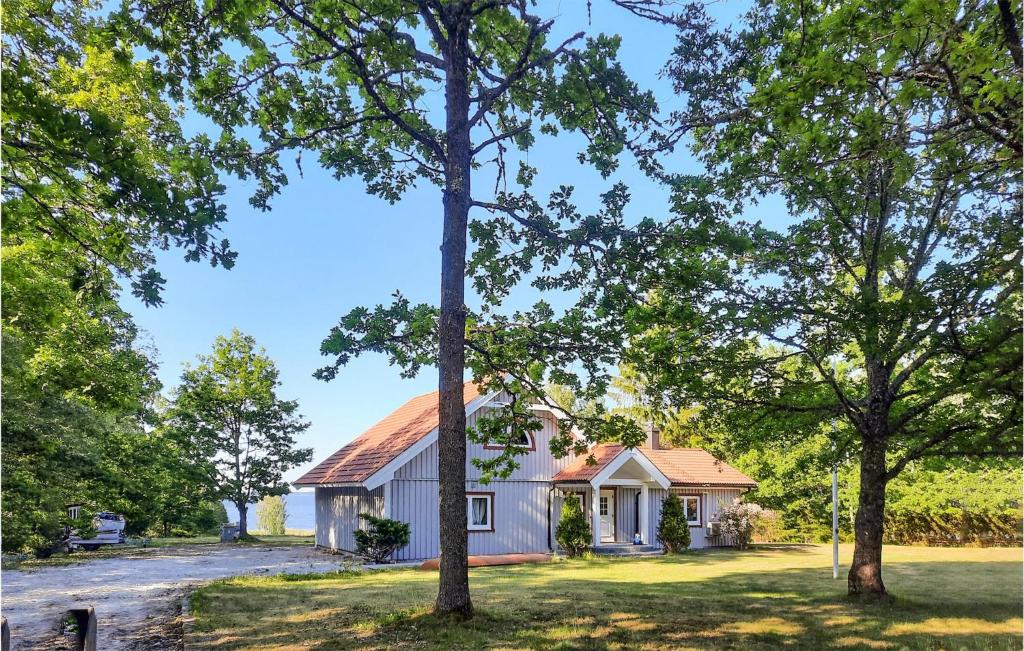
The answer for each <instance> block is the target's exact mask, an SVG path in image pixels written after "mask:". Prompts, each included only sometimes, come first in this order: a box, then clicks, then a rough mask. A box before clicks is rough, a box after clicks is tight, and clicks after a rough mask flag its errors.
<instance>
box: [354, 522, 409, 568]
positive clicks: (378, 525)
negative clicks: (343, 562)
mask: <svg viewBox="0 0 1024 651" xmlns="http://www.w3.org/2000/svg"><path fill="white" fill-rule="evenodd" d="M359 517H360V518H362V519H363V520H366V524H367V525H369V529H367V530H365V531H364V530H362V529H359V530H356V531H355V533H354V534H353V535H354V536H355V539H356V553H357V554H359V555H360V556H362V557H363V558H365V559H366V560H368V561H372V562H374V563H386V562H387V560H388V558H389V557H390V556H391V555H392V554H394V553H395V552H396V551H398V550H399V549H401V548H402V547H405V546H406V545H408V544H409V523H408V522H399V521H398V520H389V519H388V518H378V517H374V516H372V515H370V514H369V513H360V514H359Z"/></svg>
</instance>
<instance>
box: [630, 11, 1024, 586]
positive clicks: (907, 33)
mask: <svg viewBox="0 0 1024 651" xmlns="http://www.w3.org/2000/svg"><path fill="white" fill-rule="evenodd" d="M999 4H1002V3H998V4H996V3H967V4H966V5H965V4H963V3H958V2H946V3H934V2H919V1H916V0H907V1H904V2H889V3H859V2H854V3H845V2H844V3H829V2H825V3H806V2H782V3H771V4H769V3H763V4H762V5H760V6H758V7H756V8H755V9H754V10H753V11H751V12H750V13H749V14H748V15H747V16H746V18H745V20H744V21H743V24H742V25H741V28H740V29H739V30H735V31H734V30H731V29H723V30H718V29H716V28H715V26H714V23H713V21H712V20H711V19H709V18H708V17H707V15H706V14H705V12H704V11H703V9H702V8H701V7H700V6H698V5H693V6H691V7H690V8H689V9H688V10H687V11H686V12H685V13H684V14H683V15H681V16H676V17H674V19H673V20H674V23H675V24H677V25H679V26H680V28H681V29H680V32H679V34H680V36H679V43H678V46H677V48H676V51H675V55H674V57H673V59H672V61H671V62H670V64H669V67H668V72H669V74H670V76H671V78H672V79H673V80H674V81H675V83H676V88H677V90H678V91H679V93H680V94H681V95H683V97H684V100H683V103H682V106H680V107H679V108H678V110H677V112H676V113H675V115H674V119H673V121H674V124H675V125H676V130H675V131H674V132H673V133H670V134H668V135H662V136H660V137H659V141H658V143H657V144H658V146H659V147H663V148H671V147H673V146H675V145H676V144H677V143H678V142H680V138H681V137H682V136H683V135H686V136H687V137H689V138H692V147H693V151H694V152H696V154H697V155H698V156H699V157H700V158H701V160H702V161H703V162H704V163H705V165H706V167H707V170H708V171H707V173H706V174H705V175H702V176H701V177H699V178H694V177H687V178H675V179H673V180H674V182H675V184H676V186H675V187H676V190H677V194H678V195H679V197H680V201H689V202H706V205H707V210H708V211H712V212H714V213H715V214H717V215H718V216H719V218H720V219H721V220H722V222H723V223H725V224H727V225H728V232H727V234H726V235H724V236H723V240H722V243H721V244H719V245H717V246H715V247H714V248H713V249H712V250H710V251H709V252H708V254H707V258H706V259H707V271H706V273H704V274H703V275H702V276H701V277H700V280H699V281H694V280H693V279H692V278H690V277H687V276H685V275H683V274H679V273H673V272H672V271H671V265H669V267H668V269H669V270H668V271H666V272H665V273H664V274H662V277H661V278H660V279H659V280H658V282H657V283H656V285H654V286H652V288H651V293H650V294H649V295H648V296H647V297H646V299H647V300H645V301H644V302H643V303H642V304H641V306H640V308H639V309H638V310H636V311H635V312H633V313H631V316H632V317H635V318H636V324H637V327H638V329H642V330H643V331H644V332H643V334H642V335H640V336H638V337H637V338H636V339H635V340H634V345H633V347H632V348H631V352H630V355H629V357H630V360H629V361H630V362H631V364H632V366H633V367H634V368H637V369H641V370H642V372H643V373H644V374H646V375H647V379H648V380H649V382H650V384H651V386H652V387H654V391H653V393H654V395H655V396H657V397H659V398H662V399H663V400H664V401H668V402H670V403H672V404H674V405H675V406H676V407H677V408H684V407H694V406H699V407H700V410H699V413H698V414H697V416H696V418H695V419H694V423H695V425H699V426H705V427H715V426H716V424H717V425H718V426H722V425H724V426H726V429H727V430H728V431H729V432H732V433H733V434H734V435H735V436H737V437H739V439H741V440H743V441H746V442H748V443H749V444H751V445H754V444H756V443H757V442H758V441H764V440H769V439H770V440H787V441H789V442H790V444H791V445H799V442H800V441H801V440H803V439H806V438H807V437H813V436H819V435H821V434H823V433H825V434H827V432H828V425H829V423H830V421H831V420H832V419H835V418H841V419H843V420H844V421H845V423H846V425H847V426H844V427H842V428H840V429H839V430H838V431H839V434H840V436H839V438H838V440H836V441H835V445H834V447H833V448H832V450H834V451H829V452H828V454H830V455H841V454H846V453H851V452H852V453H853V454H855V455H857V456H858V458H859V459H860V462H861V475H860V487H861V488H860V490H861V493H860V502H859V507H858V522H857V526H856V543H857V551H856V553H855V559H854V564H853V567H852V568H851V571H850V591H851V592H855V593H872V594H882V593H884V585H883V584H882V581H881V556H880V554H881V536H882V522H883V513H884V504H885V497H884V493H885V484H886V482H887V481H889V480H890V479H892V478H893V477H895V476H896V475H898V474H899V473H900V472H901V471H902V470H903V469H904V468H905V467H906V466H907V465H908V464H910V463H912V462H913V461H915V460H918V459H926V458H937V457H944V458H952V459H962V458H965V457H987V456H993V455H1007V456H1018V457H1019V455H1020V453H1021V441H1020V436H1019V431H1018V430H1019V424H1020V419H1021V411H1020V394H1021V382H1020V378H1021V323H1020V318H1019V315H1020V309H1021V301H1020V285H1021V271H1020V270H1021V266H1020V263H1021V246H1020V229H1021V209H1020V206H1021V176H1020V151H1021V150H1020V129H1021V83H1020V73H1021V68H1020V63H1019V47H1018V46H1019V36H1018V35H1016V32H1015V27H1014V26H1015V25H1016V24H1018V23H1019V20H1020V15H1019V14H1020V12H1019V7H1018V8H1016V9H1014V10H1013V11H1010V12H1009V15H1007V14H1006V12H1005V11H1001V8H1000V6H998V5H999ZM1008 27H1014V29H1008ZM965 93H968V95H965ZM967 97H970V99H967ZM775 194H778V195H781V197H782V198H783V199H784V200H785V205H786V208H787V209H788V213H789V215H787V216H785V217H782V216H775V217H776V218H775V219H773V220H772V222H773V223H772V226H767V225H765V223H763V222H761V221H760V220H758V221H752V220H751V219H750V218H749V217H748V218H747V219H745V220H744V219H739V218H737V215H739V214H741V213H744V211H745V214H746V215H756V216H759V217H765V218H767V217H768V216H769V213H768V212H767V211H766V210H765V209H764V208H762V207H759V206H758V205H757V202H758V201H759V200H761V199H764V198H766V197H768V196H769V195H775Z"/></svg>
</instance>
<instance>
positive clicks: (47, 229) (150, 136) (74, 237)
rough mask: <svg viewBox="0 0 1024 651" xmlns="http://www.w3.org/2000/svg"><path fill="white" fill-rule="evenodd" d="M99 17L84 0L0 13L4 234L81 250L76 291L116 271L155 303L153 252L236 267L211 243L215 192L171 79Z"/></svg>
mask: <svg viewBox="0 0 1024 651" xmlns="http://www.w3.org/2000/svg"><path fill="white" fill-rule="evenodd" d="M99 13H100V11H99V7H98V5H94V4H93V3H91V2H62V1H61V2H55V3H54V2H44V1H39V0H13V1H12V2H5V3H4V7H3V22H4V34H3V68H2V74H3V79H2V82H3V84H2V85H3V91H2V92H3V122H4V135H3V156H2V159H3V163H2V174H3V197H4V225H3V228H4V231H3V232H4V235H5V236H6V235H7V234H9V233H12V232H13V233H32V234H33V236H35V237H40V238H44V239H46V240H47V241H50V242H52V243H53V244H54V245H55V246H58V245H59V246H60V247H61V248H62V249H64V250H70V251H77V252H78V253H79V254H81V255H83V256H84V257H86V258H87V260H88V264H87V265H84V266H83V268H82V271H81V274H82V275H83V279H82V280H83V281H84V280H86V279H88V278H89V272H91V271H94V270H95V271H97V273H100V274H102V273H103V272H105V271H106V270H107V269H108V268H109V269H113V270H116V271H117V272H118V273H120V274H122V275H124V276H125V277H127V278H130V279H131V283H132V290H133V292H134V293H135V294H136V295H138V296H139V297H140V298H141V299H142V300H143V301H145V302H147V303H149V304H157V303H159V302H160V290H161V288H162V286H163V283H164V280H163V278H162V277H161V276H160V274H159V272H157V271H156V269H155V268H154V267H153V264H154V254H153V251H154V249H156V248H163V249H166V248H168V247H169V246H171V245H175V246H179V247H181V248H183V249H185V252H186V258H187V259H189V260H199V259H201V258H208V259H209V260H210V262H211V263H212V264H215V265H217V264H221V265H224V266H226V267H230V266H231V265H232V264H233V262H234V257H235V256H234V253H232V252H231V251H230V249H229V248H228V243H227V241H226V240H224V241H219V242H218V241H217V240H215V239H214V238H213V232H214V231H215V229H216V228H217V226H218V225H219V224H220V223H221V222H223V221H224V219H225V216H224V206H223V205H222V204H221V203H220V195H221V193H222V192H223V187H222V186H221V185H220V183H219V182H218V180H217V176H216V173H215V171H214V168H213V167H212V166H211V164H210V161H209V158H208V157H207V156H206V155H205V154H204V152H203V145H204V143H203V142H202V141H195V142H189V141H188V140H187V139H186V138H185V137H184V136H183V135H182V131H181V127H180V126H179V120H180V118H181V114H180V112H179V111H177V110H175V109H174V108H173V107H172V106H171V105H170V104H169V103H168V102H166V101H165V99H164V95H163V93H164V92H165V91H166V90H167V85H166V82H167V79H166V78H164V77H163V76H162V75H161V74H160V73H159V72H158V71H157V70H156V69H154V68H153V66H152V65H151V64H150V63H148V62H146V61H138V60H136V59H135V56H134V54H133V52H132V44H131V42H130V41H127V40H125V38H124V34H121V33H119V32H118V31H117V30H116V29H113V27H112V26H111V24H110V23H109V22H107V21H105V20H103V19H102V18H100V17H98V14H99ZM100 270H103V271H100ZM99 282H102V281H99Z"/></svg>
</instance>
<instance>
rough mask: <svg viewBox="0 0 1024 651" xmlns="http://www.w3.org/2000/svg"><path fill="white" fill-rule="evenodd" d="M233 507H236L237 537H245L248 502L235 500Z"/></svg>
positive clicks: (247, 530)
mask: <svg viewBox="0 0 1024 651" xmlns="http://www.w3.org/2000/svg"><path fill="white" fill-rule="evenodd" d="M235 508H237V509H238V537H239V539H241V538H245V537H246V536H248V535H249V523H248V515H249V504H248V503H246V502H235Z"/></svg>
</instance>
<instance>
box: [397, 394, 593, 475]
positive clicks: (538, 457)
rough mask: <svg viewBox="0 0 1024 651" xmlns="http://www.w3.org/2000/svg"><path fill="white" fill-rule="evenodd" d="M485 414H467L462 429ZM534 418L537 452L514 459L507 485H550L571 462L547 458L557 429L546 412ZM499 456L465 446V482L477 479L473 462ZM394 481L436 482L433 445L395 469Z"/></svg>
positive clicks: (480, 447)
mask: <svg viewBox="0 0 1024 651" xmlns="http://www.w3.org/2000/svg"><path fill="white" fill-rule="evenodd" d="M502 399H504V398H503V397H502V396H501V395H499V396H498V397H497V398H495V400H499V401H500V400H502ZM489 410H490V408H489V407H483V408H481V409H479V410H477V411H476V412H474V413H473V414H470V416H469V418H467V419H466V426H467V427H473V426H474V425H476V421H477V418H479V416H480V415H482V414H484V413H486V412H487V411H489ZM536 416H537V418H538V420H540V422H541V423H542V428H541V429H540V430H539V431H536V432H533V437H534V442H535V444H536V445H535V447H536V448H537V449H536V450H533V451H531V452H527V453H525V454H523V455H520V456H518V457H516V461H517V462H518V463H519V468H517V469H516V470H514V471H513V472H512V474H511V475H509V477H508V480H510V481H543V482H550V481H551V478H552V477H554V476H555V475H556V474H557V473H558V471H560V470H562V469H563V468H565V467H566V466H568V465H569V464H570V463H572V460H573V458H574V457H572V456H567V457H563V458H561V459H556V458H555V457H554V455H552V454H551V447H550V442H551V438H552V437H553V436H555V435H556V434H558V425H557V421H556V420H555V418H554V416H552V415H551V414H550V413H547V412H538V413H536ZM500 454H501V451H500V450H486V449H484V446H482V445H480V444H478V443H467V447H466V478H467V479H469V480H477V479H480V471H479V470H478V469H477V468H476V466H474V465H473V462H472V460H473V459H493V458H494V457H496V456H498V455H500ZM395 479H437V443H434V444H432V445H430V446H429V447H427V449H425V450H424V451H423V452H421V453H419V454H418V455H416V456H415V457H413V458H412V459H410V460H409V463H407V464H405V465H404V466H402V467H401V468H399V469H398V470H397V471H396V472H395ZM496 481H497V480H495V482H494V483H496Z"/></svg>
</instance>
